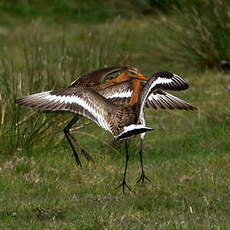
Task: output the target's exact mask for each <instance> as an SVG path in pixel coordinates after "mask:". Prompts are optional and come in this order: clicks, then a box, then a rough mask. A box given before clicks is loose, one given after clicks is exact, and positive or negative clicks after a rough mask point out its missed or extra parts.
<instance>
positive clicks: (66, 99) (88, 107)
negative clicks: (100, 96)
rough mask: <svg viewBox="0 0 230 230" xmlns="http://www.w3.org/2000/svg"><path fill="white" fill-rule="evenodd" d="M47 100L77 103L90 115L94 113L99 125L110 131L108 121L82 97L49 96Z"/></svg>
mask: <svg viewBox="0 0 230 230" xmlns="http://www.w3.org/2000/svg"><path fill="white" fill-rule="evenodd" d="M45 99H47V100H49V101H54V102H60V103H62V102H64V103H66V104H67V103H70V104H71V103H76V104H78V105H80V106H82V107H83V108H84V109H86V110H88V111H89V112H90V113H92V114H93V115H94V116H95V117H96V119H97V123H98V124H99V125H100V126H101V127H102V128H104V129H105V130H108V131H110V129H109V126H108V124H107V122H106V120H105V119H104V118H103V116H102V115H101V113H100V112H99V111H98V110H97V109H95V108H93V107H92V106H91V105H90V103H88V102H87V101H85V100H84V99H82V98H81V97H77V96H56V95H51V94H49V95H47V96H46V97H45Z"/></svg>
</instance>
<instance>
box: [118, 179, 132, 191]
mask: <svg viewBox="0 0 230 230" xmlns="http://www.w3.org/2000/svg"><path fill="white" fill-rule="evenodd" d="M120 187H122V191H123V193H125V187H126V188H128V190H129V191H131V188H130V187H129V186H128V184H127V183H126V181H125V180H123V181H122V183H121V184H120V185H118V186H117V187H116V189H118V188H120Z"/></svg>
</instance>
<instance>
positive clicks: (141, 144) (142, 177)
mask: <svg viewBox="0 0 230 230" xmlns="http://www.w3.org/2000/svg"><path fill="white" fill-rule="evenodd" d="M142 142H143V141H142V139H141V143H140V147H141V148H140V152H139V156H140V163H141V176H140V178H139V179H138V180H137V183H140V182H141V183H142V184H143V183H144V181H145V179H146V180H147V181H149V182H151V180H150V179H149V178H148V177H147V176H145V172H144V167H143V151H142V149H143V143H142Z"/></svg>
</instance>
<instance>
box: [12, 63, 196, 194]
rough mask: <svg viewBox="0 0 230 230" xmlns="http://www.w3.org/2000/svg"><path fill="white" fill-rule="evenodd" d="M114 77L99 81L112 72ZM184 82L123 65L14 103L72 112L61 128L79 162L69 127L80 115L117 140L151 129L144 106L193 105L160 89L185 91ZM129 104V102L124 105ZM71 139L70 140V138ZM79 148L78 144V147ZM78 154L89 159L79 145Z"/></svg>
mask: <svg viewBox="0 0 230 230" xmlns="http://www.w3.org/2000/svg"><path fill="white" fill-rule="evenodd" d="M116 73H119V74H118V76H117V77H115V78H113V79H111V80H108V81H107V82H105V83H102V82H103V81H105V80H106V79H108V78H110V76H111V75H113V74H116ZM187 88H188V84H187V82H186V81H185V80H184V79H182V78H181V77H180V76H178V75H176V74H173V73H170V72H158V73H155V74H153V76H152V77H151V78H150V79H148V78H147V77H145V76H144V75H143V74H141V73H140V72H139V71H138V70H137V69H135V68H130V67H126V66H121V67H108V68H103V69H99V70H96V71H93V72H89V73H87V74H85V75H83V76H82V77H80V78H79V79H77V80H76V81H74V82H73V83H72V84H71V85H70V86H69V87H68V88H64V89H59V90H52V91H46V92H41V93H36V94H32V95H29V96H26V97H23V98H21V99H18V100H17V101H16V103H18V104H20V105H24V106H29V107H32V108H37V109H40V110H42V111H46V112H47V111H48V112H49V111H52V112H54V111H66V112H72V113H74V114H75V116H74V117H73V119H72V120H71V121H70V122H69V123H68V125H67V126H66V127H65V129H64V133H65V136H66V138H67V140H68V142H69V143H70V146H71V148H72V151H73V154H74V156H75V159H76V162H77V163H78V164H79V165H80V166H81V162H80V159H79V156H78V154H77V152H76V151H75V148H74V146H73V143H72V141H73V140H74V137H73V136H72V135H71V134H70V132H69V130H70V129H71V127H72V126H73V125H74V124H75V123H76V121H77V120H78V119H79V115H81V116H84V117H87V118H89V119H90V120H92V121H94V122H95V123H96V124H98V125H99V126H100V127H102V128H103V129H105V130H107V131H109V132H110V133H111V134H112V135H113V136H114V137H115V138H116V139H117V140H121V139H126V138H128V137H131V136H133V135H138V134H141V137H143V136H144V133H145V132H147V131H150V130H152V128H149V127H146V126H145V118H144V108H152V109H186V110H193V109H195V107H193V106H192V105H190V104H189V103H187V102H185V101H184V100H182V99H179V98H177V97H175V96H173V95H171V94H169V93H166V92H164V91H163V90H184V89H187ZM127 103H128V104H127ZM71 140H72V141H71ZM125 144H126V165H125V172H124V177H123V181H122V183H121V186H122V187H123V191H124V188H125V186H126V187H128V185H127V183H126V170H127V164H128V159H129V155H128V146H127V142H125ZM80 148H81V147H80ZM81 153H83V155H84V156H85V157H86V158H87V159H91V157H90V156H89V154H88V153H87V152H86V151H85V150H83V149H82V148H81ZM140 159H141V167H142V174H141V177H140V179H139V181H142V183H143V181H144V179H145V178H146V176H145V174H144V171H143V164H142V148H141V150H140Z"/></svg>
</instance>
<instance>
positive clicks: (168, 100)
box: [98, 71, 197, 184]
mask: <svg viewBox="0 0 230 230" xmlns="http://www.w3.org/2000/svg"><path fill="white" fill-rule="evenodd" d="M154 75H161V76H163V78H162V79H164V78H165V79H164V81H165V82H164V84H163V85H161V86H160V87H159V85H158V86H157V87H153V88H152V89H151V90H150V92H149V94H148V96H147V98H146V102H145V105H144V107H145V108H150V109H152V110H159V109H163V110H166V109H169V110H175V109H177V110H197V108H196V107H194V106H192V105H191V104H190V103H188V102H186V101H184V100H182V99H180V98H178V97H176V96H173V95H172V94H169V93H167V92H165V91H163V90H161V89H160V88H163V89H166V90H176V91H178V90H185V89H187V88H188V87H189V86H188V84H187V83H186V84H185V83H184V82H183V83H182V82H181V78H180V77H179V76H177V75H176V74H172V73H170V72H167V71H164V72H158V73H156V74H154ZM154 75H153V76H154ZM153 76H152V78H153V79H155V78H154V77H153ZM167 76H168V79H167ZM170 76H171V77H170ZM172 76H173V77H172ZM170 78H171V79H170ZM159 79H160V78H159ZM156 80H157V79H156ZM156 80H154V81H156ZM135 81H136V80H135ZM167 81H168V82H167ZM170 81H171V82H170ZM162 82H163V80H162ZM153 83H154V82H153ZM146 84H147V83H146V82H143V81H142V82H140V88H139V90H140V91H141V90H142V89H143V88H144V87H145V85H146ZM178 84H179V85H178ZM175 86H176V87H175ZM178 86H179V87H178ZM98 92H99V93H100V94H101V95H103V96H104V97H106V98H107V99H109V100H110V101H112V102H113V103H116V104H126V103H129V104H132V99H131V95H132V93H133V83H132V81H126V82H121V83H118V84H115V85H111V86H109V87H107V88H103V89H101V90H99V91H98ZM144 123H145V120H144ZM144 136H145V133H142V134H141V135H140V137H141V138H140V150H139V156H140V164H141V176H140V177H139V179H138V180H137V183H139V182H141V183H142V184H143V183H144V181H145V179H146V180H148V181H150V179H149V178H148V177H147V176H146V175H145V173H144V168H143V159H142V158H143V157H142V155H143V139H144Z"/></svg>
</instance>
